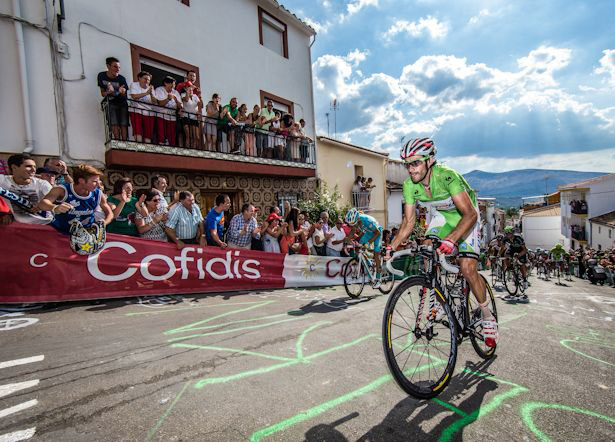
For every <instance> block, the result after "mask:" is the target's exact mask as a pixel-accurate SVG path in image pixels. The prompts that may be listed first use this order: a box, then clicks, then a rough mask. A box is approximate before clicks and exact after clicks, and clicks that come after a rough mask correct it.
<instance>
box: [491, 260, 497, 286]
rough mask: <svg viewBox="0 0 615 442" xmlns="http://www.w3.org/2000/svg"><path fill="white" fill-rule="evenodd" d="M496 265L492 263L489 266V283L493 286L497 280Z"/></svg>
mask: <svg viewBox="0 0 615 442" xmlns="http://www.w3.org/2000/svg"><path fill="white" fill-rule="evenodd" d="M497 270H498V267H497V264H494V265H493V266H492V268H491V285H492V286H495V283H496V282H497V281H498V273H497Z"/></svg>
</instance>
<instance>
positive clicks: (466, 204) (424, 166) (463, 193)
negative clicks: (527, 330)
mask: <svg viewBox="0 0 615 442" xmlns="http://www.w3.org/2000/svg"><path fill="white" fill-rule="evenodd" d="M435 155H436V146H435V145H434V143H433V141H432V140H431V139H429V138H417V139H412V140H410V141H408V142H407V143H406V144H405V145H404V146H403V147H402V150H401V158H402V160H403V161H404V162H405V165H406V168H407V170H408V173H409V174H410V178H409V179H407V180H406V181H405V182H404V185H403V196H404V202H405V206H404V220H403V223H402V225H401V228H400V229H399V234H398V235H397V236H396V237H395V239H394V241H393V243H392V244H391V246H392V248H393V250H397V248H398V247H399V246H400V244H401V243H402V241H404V240H406V239H407V238H408V236H409V235H410V233H411V232H412V229H413V228H414V223H415V221H416V206H417V205H418V206H421V207H425V208H427V209H428V211H429V215H430V217H431V221H430V223H429V226H428V227H427V231H426V233H425V236H426V237H429V236H437V237H438V238H440V240H441V245H440V247H439V248H438V252H439V253H441V254H445V255H450V254H453V253H454V252H455V250H456V249H457V248H458V249H459V259H458V262H459V267H460V270H461V272H462V274H463V276H464V277H465V279H466V280H467V281H468V284H469V285H470V288H471V289H472V292H473V293H474V296H476V299H477V300H478V302H479V304H480V307H481V311H482V314H483V320H482V322H483V323H482V326H483V337H484V339H485V344H486V345H488V346H490V347H495V346H496V344H497V340H498V325H497V322H496V319H495V317H494V316H493V314H492V312H491V310H490V309H489V307H488V304H489V300H488V299H487V296H486V288H485V283H484V281H483V279H482V278H481V277H480V275H479V274H478V268H477V263H478V258H479V254H480V242H479V232H480V216H479V212H478V204H477V200H476V194H475V193H474V191H473V190H472V189H471V188H470V185H469V184H468V183H467V182H466V180H465V179H464V178H463V177H462V176H461V175H460V174H459V173H457V172H456V171H454V170H453V169H450V168H448V167H445V166H441V165H439V164H436V158H435Z"/></svg>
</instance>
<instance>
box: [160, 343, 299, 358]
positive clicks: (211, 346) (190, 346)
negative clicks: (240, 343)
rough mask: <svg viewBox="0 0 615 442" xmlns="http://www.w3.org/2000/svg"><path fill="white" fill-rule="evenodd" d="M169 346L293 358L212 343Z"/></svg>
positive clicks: (265, 356) (262, 356)
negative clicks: (217, 345)
mask: <svg viewBox="0 0 615 442" xmlns="http://www.w3.org/2000/svg"><path fill="white" fill-rule="evenodd" d="M171 347H173V348H176V347H181V348H193V349H199V350H213V351H228V352H229V353H233V354H235V353H236V354H242V355H248V356H258V357H261V358H265V359H273V360H275V361H285V362H288V361H294V360H295V359H293V358H285V357H283V356H274V355H268V354H265V353H257V352H254V351H246V350H241V349H238V348H228V347H216V346H213V345H196V344H173V345H171Z"/></svg>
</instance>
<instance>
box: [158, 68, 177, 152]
mask: <svg viewBox="0 0 615 442" xmlns="http://www.w3.org/2000/svg"><path fill="white" fill-rule="evenodd" d="M154 97H155V98H156V100H158V104H159V105H160V106H162V107H164V109H159V110H158V112H157V115H156V125H157V135H158V144H167V145H171V146H175V145H176V143H175V134H176V126H177V121H176V120H177V117H176V115H177V111H178V110H181V108H182V98H181V97H180V96H179V92H177V91H176V90H175V79H174V78H173V77H164V79H163V80H162V86H160V87H157V88H156V90H155V91H154Z"/></svg>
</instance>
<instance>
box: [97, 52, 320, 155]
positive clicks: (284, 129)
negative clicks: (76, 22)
mask: <svg viewBox="0 0 615 442" xmlns="http://www.w3.org/2000/svg"><path fill="white" fill-rule="evenodd" d="M106 64H107V70H106V71H103V72H100V73H99V74H98V77H97V80H98V87H99V88H100V94H101V95H102V97H103V101H102V107H103V111H104V112H105V114H106V118H107V124H108V126H109V134H110V136H111V138H112V139H116V140H128V138H129V131H128V127H129V126H130V127H131V128H132V139H133V140H134V141H137V142H145V143H154V144H158V145H169V146H179V147H186V148H191V149H199V150H207V151H212V152H223V153H231V154H238V155H246V156H252V157H260V158H274V159H278V160H285V161H293V162H313V161H314V155H313V153H312V152H311V148H310V145H311V144H310V143H311V141H312V140H311V139H310V138H309V137H307V135H306V133H305V120H304V119H303V118H302V119H300V120H299V121H295V120H294V118H293V116H292V115H291V114H289V113H285V114H282V113H281V112H279V111H277V110H274V108H273V102H272V101H271V100H268V101H267V102H266V106H265V108H263V109H261V108H260V106H259V105H258V104H256V105H254V106H253V107H252V111H251V112H248V106H247V105H246V104H245V103H242V104H239V102H238V101H237V98H236V97H232V98H231V99H230V100H229V102H228V104H226V105H222V104H221V103H222V98H221V97H220V95H219V94H218V93H214V94H213V95H212V97H211V100H209V101H207V102H205V99H204V98H203V97H202V92H201V90H200V88H199V87H198V86H197V84H198V83H197V74H196V72H194V71H188V73H187V75H186V79H185V81H183V82H181V83H179V84H177V83H176V80H175V78H173V77H170V76H168V77H165V78H163V79H162V83H161V85H159V86H158V87H154V85H152V84H151V81H152V75H151V74H150V73H149V72H146V71H142V72H139V73H138V74H137V81H135V82H132V83H130V84H128V83H127V81H126V79H125V78H124V77H123V76H122V75H121V74H120V62H119V60H118V59H117V58H114V57H109V58H107V59H106Z"/></svg>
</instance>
